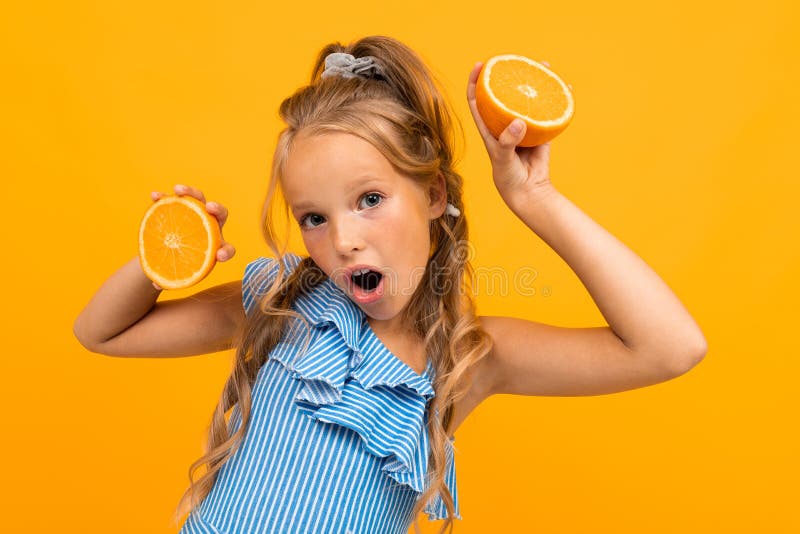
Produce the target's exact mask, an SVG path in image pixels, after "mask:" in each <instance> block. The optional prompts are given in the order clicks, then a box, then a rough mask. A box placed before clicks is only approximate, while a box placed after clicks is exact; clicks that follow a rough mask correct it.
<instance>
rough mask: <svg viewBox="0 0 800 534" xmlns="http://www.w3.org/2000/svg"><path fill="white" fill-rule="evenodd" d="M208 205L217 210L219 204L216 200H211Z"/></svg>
mask: <svg viewBox="0 0 800 534" xmlns="http://www.w3.org/2000/svg"><path fill="white" fill-rule="evenodd" d="M207 205H208V207H209V208H211V209H212V210H215V209H217V208H218V207H219V204H217V203H216V202H209V203H208V204H207Z"/></svg>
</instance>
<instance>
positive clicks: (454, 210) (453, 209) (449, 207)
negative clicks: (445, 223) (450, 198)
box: [444, 202, 461, 217]
mask: <svg viewBox="0 0 800 534" xmlns="http://www.w3.org/2000/svg"><path fill="white" fill-rule="evenodd" d="M444 212H445V213H446V214H448V215H452V216H453V217H458V216H459V215H461V210H459V209H458V208H457V207H455V206H453V205H452V204H450V203H449V202H448V203H447V208H446V209H445V210H444Z"/></svg>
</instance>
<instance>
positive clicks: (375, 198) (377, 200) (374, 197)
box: [361, 193, 383, 208]
mask: <svg viewBox="0 0 800 534" xmlns="http://www.w3.org/2000/svg"><path fill="white" fill-rule="evenodd" d="M361 198H362V199H370V200H372V201H373V202H374V204H371V205H369V206H367V207H369V208H374V207H375V206H377V205H378V204H379V203H380V201H381V200H383V195H381V194H380V193H367V194H366V195H364V196H363V197H361Z"/></svg>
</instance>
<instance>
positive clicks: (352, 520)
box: [179, 253, 461, 534]
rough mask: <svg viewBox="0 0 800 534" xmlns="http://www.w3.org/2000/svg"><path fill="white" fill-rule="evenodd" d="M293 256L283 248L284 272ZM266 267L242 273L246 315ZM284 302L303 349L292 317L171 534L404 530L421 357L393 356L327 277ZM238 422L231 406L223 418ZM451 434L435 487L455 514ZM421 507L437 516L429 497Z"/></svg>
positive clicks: (423, 379) (424, 388)
mask: <svg viewBox="0 0 800 534" xmlns="http://www.w3.org/2000/svg"><path fill="white" fill-rule="evenodd" d="M301 260H302V258H300V257H299V256H297V255H295V254H291V253H288V254H286V255H285V256H284V257H283V264H284V266H285V267H286V271H285V274H286V275H288V273H289V272H290V271H291V270H292V269H294V268H295V267H297V265H298V264H299V263H300V261H301ZM277 270H278V262H277V261H275V260H273V259H271V258H266V257H261V258H258V259H256V260H254V261H252V262H250V263H249V264H248V265H247V267H246V268H245V274H244V277H243V279H242V299H243V306H244V308H245V310H246V312H247V313H248V314H250V313H252V312H253V311H254V310H257V307H258V296H259V295H262V294H264V293H265V292H266V290H267V288H268V287H269V284H270V282H271V281H272V280H273V279H274V278H275V276H276V275H277ZM293 309H294V310H295V311H297V312H298V313H300V314H301V315H302V316H303V317H304V318H306V319H307V320H308V321H309V324H310V325H311V328H310V330H309V331H308V336H309V337H308V349H307V351H306V352H305V353H304V354H303V353H302V348H303V344H304V342H305V341H306V338H305V335H306V329H305V327H304V325H303V324H302V322H300V321H296V322H295V323H294V324H292V325H291V326H290V327H289V328H287V332H286V335H284V337H283V338H282V339H281V341H280V342H279V343H278V344H277V345H276V346H275V348H274V349H273V351H272V352H271V353H270V358H269V360H268V361H267V362H266V363H265V364H264V365H263V366H262V368H261V369H260V370H259V372H258V376H257V379H256V383H255V385H254V387H253V406H252V413H251V420H250V425H249V428H248V429H247V432H246V434H245V436H244V440H243V441H242V443H241V445H240V447H239V448H238V450H237V451H236V452H235V453H234V455H233V456H232V457H231V458H230V459H229V460H228V461H227V462H226V463H225V464H224V465H223V467H222V469H221V470H220V472H219V474H218V477H217V481H216V483H215V485H214V487H213V488H212V490H211V492H210V493H209V494H208V496H206V498H205V499H204V500H203V502H202V503H201V505H200V507H199V508H198V510H196V511H195V512H193V513H192V514H190V515H189V516H188V518H187V520H186V521H185V523H184V524H183V527H182V528H181V530H180V533H179V534H199V533H202V534H233V533H336V534H372V533H381V534H392V533H397V534H405V533H406V532H407V531H408V528H409V527H410V525H411V522H412V520H413V517H412V516H411V509H412V507H413V505H414V502H415V500H416V499H417V498H418V497H419V495H420V493H421V492H422V491H423V489H424V488H425V484H426V473H427V455H428V451H429V440H428V431H427V426H426V422H427V413H426V411H425V407H426V404H427V402H428V401H429V400H430V399H431V398H432V397H433V396H434V394H435V393H434V390H433V387H432V377H433V373H434V372H435V370H434V367H433V364H432V362H431V361H430V360H429V361H428V366H427V368H426V370H425V372H424V373H423V374H422V375H419V374H417V373H416V372H415V371H414V370H413V369H412V368H411V367H409V366H408V365H407V364H405V363H404V362H403V361H401V360H400V359H399V358H397V357H396V356H395V355H393V354H392V353H391V352H390V351H389V350H388V349H387V348H386V346H385V345H384V344H383V343H382V342H381V341H380V339H378V337H377V336H376V335H375V333H374V332H373V330H372V329H371V328H370V326H369V323H368V322H367V320H366V315H365V314H364V312H363V311H361V309H360V308H359V307H358V306H357V305H356V304H355V303H354V302H352V301H351V300H350V299H349V298H348V297H347V295H345V294H344V293H343V292H342V291H341V290H340V289H339V288H338V287H336V285H335V284H334V283H333V282H332V281H331V280H329V279H328V280H325V281H324V282H323V283H322V284H320V285H318V286H317V287H316V288H314V289H313V290H312V291H311V292H310V293H309V294H306V295H302V296H301V297H300V298H298V300H297V301H296V302H295V304H294V306H293ZM240 424H241V414H240V413H239V407H238V405H237V406H236V407H234V409H233V412H232V416H231V419H230V422H229V425H230V427H231V429H232V430H236V429H238V428H239V426H240ZM453 441H454V439H451V440H448V441H447V442H446V444H447V447H446V449H447V459H448V465H447V468H446V471H445V483H446V484H447V487H448V489H449V490H450V491H451V493H452V494H453V497H454V500H455V512H456V514H455V517H456V518H458V519H461V515H460V512H459V508H458V495H457V491H456V473H455V462H454V456H453V449H454V447H453ZM424 512H425V513H427V515H428V518H429V519H431V520H434V519H443V518H445V517H446V516H447V509H446V508H445V506H444V502H443V500H442V498H441V495H439V494H438V493H437V494H436V495H435V496H434V497H433V498H432V499H431V500H430V501H429V502H428V503H426V506H425V508H424Z"/></svg>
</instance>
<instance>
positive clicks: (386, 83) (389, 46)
mask: <svg viewBox="0 0 800 534" xmlns="http://www.w3.org/2000/svg"><path fill="white" fill-rule="evenodd" d="M333 52H345V53H349V54H352V55H354V56H355V57H363V56H367V55H369V56H373V57H374V58H376V61H377V62H378V63H379V65H380V66H381V69H380V74H378V75H376V76H373V77H369V78H365V77H352V78H343V77H339V76H332V77H326V78H322V73H323V72H324V70H325V58H326V56H328V54H330V53H333ZM440 87H441V84H439V83H438V81H437V80H436V78H435V77H434V76H433V74H432V73H431V72H430V71H429V69H428V68H427V67H426V66H425V64H424V62H423V61H422V60H421V59H420V57H419V56H418V55H417V54H416V53H415V52H414V51H412V50H411V49H410V48H408V47H407V46H406V45H405V44H403V43H401V42H399V41H397V40H396V39H393V38H390V37H386V36H368V37H364V38H362V39H360V40H357V41H355V42H353V43H351V44H350V45H348V46H345V45H342V44H341V43H338V42H335V43H332V44H328V45H326V46H325V47H323V48H322V50H321V51H320V52H319V55H318V56H317V59H316V62H315V65H314V68H313V70H312V75H311V81H310V83H309V84H308V85H305V86H303V87H301V88H299V89H298V90H296V91H295V92H294V94H292V95H291V96H289V97H288V98H286V99H285V100H284V101H283V102H282V103H281V105H280V116H281V118H282V119H283V121H284V122H285V124H286V128H284V129H283V130H282V131H281V132H280V134H279V136H278V141H277V146H276V149H275V153H274V157H273V162H272V169H271V176H270V180H269V184H268V191H267V196H266V199H265V202H264V205H263V209H262V214H261V222H262V234H263V237H264V240H265V241H266V243H267V245H268V246H269V248H270V249H271V250H272V252H273V254H274V255H275V257H282V256H283V255H284V253H285V250H286V242H287V240H288V238H287V237H286V236H285V235H284V236H283V237H284V239H283V240H282V244H281V246H280V247H279V246H278V244H277V243H278V241H279V239H277V235H276V229H275V227H276V225H275V220H276V217H275V216H274V214H273V212H274V211H276V209H275V208H276V202H277V201H276V199H278V198H281V199H282V207H283V213H284V216H285V222H287V223H288V220H289V209H288V205H287V203H286V200H285V198H283V195H279V194H277V193H279V192H280V184H281V180H282V177H283V176H284V169H285V165H286V162H287V160H288V157H289V153H290V149H291V147H292V143H293V141H294V140H295V138H296V137H297V136H298V135H299V134H300V133H301V132H303V131H308V132H313V133H314V134H318V133H322V132H345V133H348V134H352V135H355V136H358V137H360V138H361V139H364V140H366V141H367V142H369V143H371V144H372V145H373V146H375V148H377V149H378V150H379V151H380V152H381V154H382V155H383V156H384V157H385V158H386V159H387V160H388V161H389V162H390V163H391V164H392V165H393V166H394V168H395V169H396V170H397V171H398V172H399V173H401V174H403V175H404V176H407V177H408V178H409V179H411V180H414V181H415V182H416V183H417V184H419V185H420V186H423V187H428V186H430V185H431V184H433V183H434V181H435V180H440V179H441V177H443V178H444V182H445V185H446V191H447V197H448V201H449V202H450V203H451V204H452V205H454V206H455V207H456V208H457V209H459V210H461V212H462V214H463V213H464V206H463V202H462V181H463V180H462V177H461V176H460V175H459V174H458V173H457V172H456V171H455V169H454V165H455V162H454V144H455V142H454V141H455V140H454V138H453V130H454V126H456V125H457V126H458V127H459V129H460V131H461V135H462V142H463V129H461V125H460V122H458V119H457V118H454V117H455V116H454V115H453V114H452V112H451V111H450V109H449V106H448V105H447V102H446V100H445V98H444V97H443V94H444V91H443V90H442V89H440ZM430 237H431V254H430V258H429V260H428V263H427V265H426V269H425V272H424V274H423V278H422V280H421V282H420V284H419V286H418V287H417V289H416V290H415V292H414V293H413V295H412V296H411V300H410V302H409V304H408V305H407V306H406V307H405V309H404V311H403V312H402V313H403V317H402V319H403V322H404V324H407V325H413V330H414V331H413V334H414V335H415V336H416V337H417V338H418V339H419V340H420V341H421V342H422V343H423V346H424V349H425V354H427V355H429V357H430V359H431V361H432V363H433V367H434V370H435V379H434V381H433V384H432V385H433V388H434V391H435V396H434V398H433V399H432V400H431V401H430V402H429V404H428V406H427V408H426V410H427V413H428V423H427V425H428V432H429V436H430V452H429V457H428V475H429V479H428V480H429V481H428V487H427V488H426V490H425V491H424V492H423V493H422V494H421V495H420V496H419V498H418V499H417V501H416V503H415V505H414V509H413V512H412V515H413V517H414V527H415V529H416V530H417V531H419V525H418V524H417V519H416V518H417V516H418V514H419V512H420V511H421V510H422V509H423V507H424V506H425V504H426V503H427V502H428V500H429V499H430V498H431V497H432V496H434V495H435V494H436V492H439V493H440V495H441V497H442V501H443V502H444V504H445V507H446V509H447V513H448V517H447V518H446V520H445V522H444V524H443V525H442V527H441V530H440V533H443V532H445V531H446V530H448V528H449V531H450V532H452V530H453V517H454V515H455V503H454V499H453V496H452V494H451V493H450V491H449V489H448V488H447V486H446V484H445V480H444V478H445V468H446V462H447V456H446V449H445V446H446V443H445V440H448V439H449V438H448V435H449V434H450V433H451V431H452V426H453V424H454V411H455V402H456V401H457V400H459V399H460V398H462V397H463V396H464V395H465V394H466V393H467V391H468V389H469V386H470V384H471V383H472V378H473V375H474V373H473V371H474V368H475V365H476V364H477V363H478V362H479V361H480V360H481V359H483V358H484V357H485V356H486V355H487V354H488V353H489V351H490V350H491V338H490V337H489V335H488V334H487V333H486V332H485V331H484V330H483V329H482V328H481V326H480V322H479V319H478V317H477V315H476V311H475V304H474V301H473V299H472V278H473V270H472V266H471V264H470V261H469V260H470V258H469V253H468V252H469V247H468V244H469V241H468V231H467V220H466V218H465V217H464V216H463V215H462V216H460V217H438V218H436V219H434V220H431V223H430ZM277 263H278V264H279V270H278V273H277V277H276V278H275V280H274V281H273V283H272V284H271V286H270V287H269V289H268V290H267V292H266V293H265V294H264V295H263V297H261V298H260V300H259V302H258V307H257V309H258V310H259V311H260V313H252V314H248V316H247V320H246V321H245V322H244V323H243V325H242V327H241V329H240V331H238V332H237V335H236V339H235V342H234V346H235V347H236V355H235V360H234V365H233V371H232V373H231V375H230V377H229V378H228V380H227V382H226V383H225V386H224V389H223V392H222V395H221V398H220V401H219V403H218V404H217V406H216V408H215V410H214V413H213V416H212V420H211V424H210V427H209V433H208V439H207V447H206V452H205V454H204V455H203V456H202V457H200V458H199V459H198V460H196V461H195V462H194V463H192V465H191V466H190V468H189V481H190V485H189V488H188V489H187V490H186V492H185V493H184V494H183V496H182V498H181V500H180V503H179V504H178V508H177V510H176V515H175V517H176V518H180V517H182V515H183V513H185V512H191V511H193V510H195V509H196V508H197V507H198V506H199V504H200V502H201V501H202V499H203V498H204V497H205V496H206V495H208V493H209V492H210V491H211V488H212V487H213V485H214V482H215V480H216V477H217V473H218V472H219V470H220V468H221V467H222V465H223V464H224V463H225V462H226V461H227V460H228V459H229V458H230V457H231V456H232V455H233V453H234V452H235V451H236V449H237V447H238V446H239V444H240V443H241V442H242V439H243V436H244V433H245V432H246V429H247V425H248V423H249V420H250V412H251V400H252V399H251V391H252V387H253V384H254V383H255V379H256V376H257V374H258V371H259V369H260V368H261V366H262V365H263V364H264V363H265V362H266V361H267V359H268V357H269V354H270V351H271V350H272V348H273V347H274V346H275V345H276V344H277V343H278V341H279V340H280V339H281V336H282V334H283V333H284V332H285V330H286V328H287V324H288V321H289V320H290V318H297V319H300V320H304V319H303V317H302V316H300V315H299V314H298V313H296V312H295V311H293V310H291V309H290V308H291V306H292V303H293V302H294V301H295V299H296V298H297V297H298V296H299V294H300V293H301V292H303V291H306V290H308V288H311V287H314V286H315V285H316V284H318V283H320V282H321V281H323V280H324V279H325V277H326V275H325V273H324V272H323V271H322V270H321V268H320V267H319V266H318V265H317V264H316V263H315V262H314V260H313V258H311V257H306V258H304V259H303V261H302V262H300V264H299V265H298V266H297V267H296V269H295V270H294V271H293V272H292V273H291V274H290V275H289V276H285V268H284V266H283V264H282V262H280V261H279V262H277ZM237 404H238V405H239V411H240V414H241V424H240V425H239V428H238V429H237V430H236V432H235V433H233V434H232V435H231V434H230V430H231V428H230V427H229V424H228V422H229V419H230V412H231V411H232V409H233V407H234V406H235V405H237ZM204 465H205V466H206V468H207V469H206V471H205V472H204V473H203V474H202V476H201V477H200V478H199V479H198V480H196V481H194V480H193V474H194V472H195V471H196V470H198V469H200V468H201V467H202V466H204ZM187 503H188V507H189V509H188V510H186V508H187Z"/></svg>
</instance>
